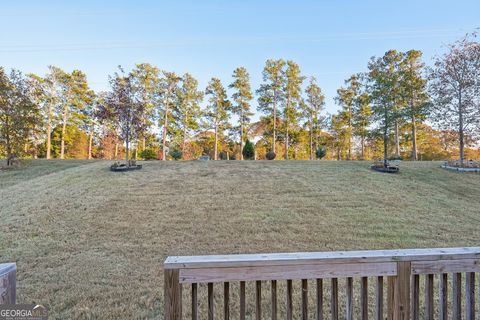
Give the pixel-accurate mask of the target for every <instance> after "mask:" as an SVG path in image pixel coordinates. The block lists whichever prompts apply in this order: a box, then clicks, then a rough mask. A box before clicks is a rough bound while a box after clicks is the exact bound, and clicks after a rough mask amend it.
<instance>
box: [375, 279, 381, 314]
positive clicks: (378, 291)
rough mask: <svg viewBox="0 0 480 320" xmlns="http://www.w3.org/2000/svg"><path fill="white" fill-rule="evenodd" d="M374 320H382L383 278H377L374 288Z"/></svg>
mask: <svg viewBox="0 0 480 320" xmlns="http://www.w3.org/2000/svg"><path fill="white" fill-rule="evenodd" d="M375 320H383V277H377V283H376V286H375Z"/></svg>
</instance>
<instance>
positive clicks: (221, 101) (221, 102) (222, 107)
mask: <svg viewBox="0 0 480 320" xmlns="http://www.w3.org/2000/svg"><path fill="white" fill-rule="evenodd" d="M205 94H206V95H208V96H210V98H209V100H208V101H209V104H208V106H207V111H206V113H205V118H206V120H207V123H206V126H207V128H208V129H213V130H214V133H215V141H214V157H213V158H214V160H218V138H219V136H223V133H224V131H225V129H227V128H228V127H229V123H228V118H229V116H228V112H229V111H230V109H231V103H230V101H228V98H227V92H226V90H225V88H224V87H223V85H222V82H221V81H220V79H218V78H212V79H211V80H210V82H209V83H208V86H207V89H206V90H205Z"/></svg>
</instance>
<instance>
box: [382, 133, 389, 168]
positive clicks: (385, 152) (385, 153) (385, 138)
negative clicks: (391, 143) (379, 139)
mask: <svg viewBox="0 0 480 320" xmlns="http://www.w3.org/2000/svg"><path fill="white" fill-rule="evenodd" d="M387 162H388V127H387V126H386V125H385V128H384V130H383V165H384V167H385V168H386V167H387Z"/></svg>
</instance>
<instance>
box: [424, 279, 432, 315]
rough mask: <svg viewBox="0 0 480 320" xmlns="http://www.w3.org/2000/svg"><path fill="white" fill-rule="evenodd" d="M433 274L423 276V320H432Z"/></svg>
mask: <svg viewBox="0 0 480 320" xmlns="http://www.w3.org/2000/svg"><path fill="white" fill-rule="evenodd" d="M433 280H434V279H433V274H427V275H426V276H425V319H426V320H433Z"/></svg>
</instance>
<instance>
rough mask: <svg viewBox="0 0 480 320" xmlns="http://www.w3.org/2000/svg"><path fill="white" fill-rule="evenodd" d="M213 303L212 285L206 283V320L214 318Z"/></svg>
mask: <svg viewBox="0 0 480 320" xmlns="http://www.w3.org/2000/svg"><path fill="white" fill-rule="evenodd" d="M213 306H214V301H213V283H211V282H209V283H208V320H213V318H214V314H213V312H214V310H213Z"/></svg>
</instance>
